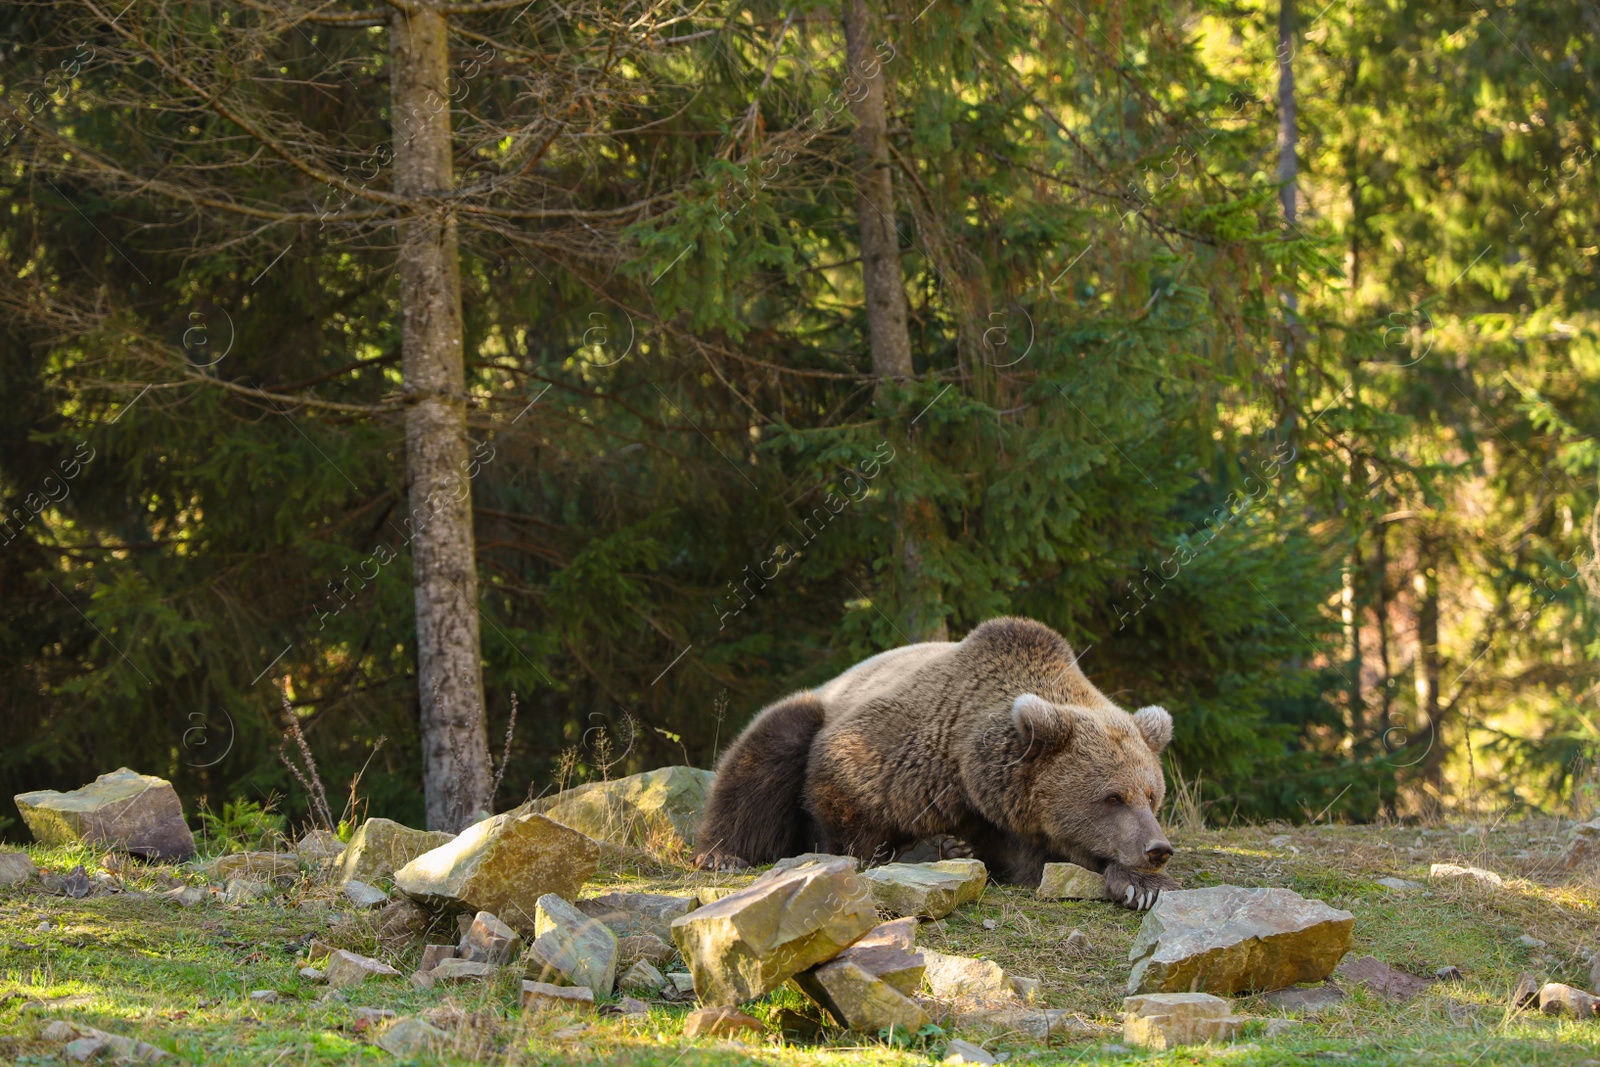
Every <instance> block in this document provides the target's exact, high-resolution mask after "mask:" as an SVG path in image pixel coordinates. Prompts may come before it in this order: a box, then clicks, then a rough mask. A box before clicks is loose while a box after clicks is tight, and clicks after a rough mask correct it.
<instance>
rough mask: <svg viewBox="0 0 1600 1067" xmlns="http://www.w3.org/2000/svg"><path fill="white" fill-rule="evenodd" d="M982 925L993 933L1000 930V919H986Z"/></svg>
mask: <svg viewBox="0 0 1600 1067" xmlns="http://www.w3.org/2000/svg"><path fill="white" fill-rule="evenodd" d="M982 925H983V928H984V929H985V930H991V931H992V930H998V929H1000V921H999V920H998V919H985V920H983V923H982Z"/></svg>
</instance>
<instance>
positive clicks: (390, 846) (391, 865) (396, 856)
mask: <svg viewBox="0 0 1600 1067" xmlns="http://www.w3.org/2000/svg"><path fill="white" fill-rule="evenodd" d="M454 839H455V835H454V834H447V833H445V832H443V831H442V830H413V829H412V828H411V827H409V826H403V825H401V824H400V823H397V822H395V821H394V820H393V819H368V820H367V821H366V822H364V823H362V824H361V826H360V828H359V829H357V830H356V832H355V834H354V835H352V836H351V838H350V843H349V844H348V845H346V846H345V849H344V856H343V857H342V858H341V859H340V860H339V866H338V869H337V871H336V872H335V874H334V880H335V881H339V882H349V881H357V882H367V883H369V884H370V883H373V882H376V881H378V880H379V879H380V878H393V877H394V872H395V871H398V870H399V869H400V868H401V867H404V866H405V865H406V864H408V863H410V862H411V861H412V860H414V859H416V858H417V857H418V856H420V855H422V854H423V853H424V852H432V851H433V850H434V849H436V848H438V847H440V846H441V845H447V844H449V843H450V842H451V841H452V840H454Z"/></svg>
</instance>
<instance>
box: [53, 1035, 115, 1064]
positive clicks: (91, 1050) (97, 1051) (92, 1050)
mask: <svg viewBox="0 0 1600 1067" xmlns="http://www.w3.org/2000/svg"><path fill="white" fill-rule="evenodd" d="M61 1051H62V1054H63V1055H65V1056H66V1057H67V1059H69V1060H72V1061H73V1062H74V1063H87V1062H88V1061H89V1060H97V1059H99V1058H100V1057H102V1056H104V1055H105V1054H106V1053H107V1052H110V1051H111V1046H110V1045H108V1044H106V1043H105V1042H104V1041H102V1040H100V1039H99V1038H98V1037H80V1038H77V1039H76V1040H73V1041H68V1042H67V1046H66V1048H64V1049H62V1050H61Z"/></svg>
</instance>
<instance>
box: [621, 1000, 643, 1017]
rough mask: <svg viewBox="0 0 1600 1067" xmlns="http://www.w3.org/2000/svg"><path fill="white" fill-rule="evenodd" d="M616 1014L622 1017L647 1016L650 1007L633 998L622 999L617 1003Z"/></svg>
mask: <svg viewBox="0 0 1600 1067" xmlns="http://www.w3.org/2000/svg"><path fill="white" fill-rule="evenodd" d="M617 1009H618V1012H619V1013H620V1014H622V1015H649V1014H650V1005H648V1004H646V1003H645V1002H644V1001H642V1000H635V999H634V998H633V997H623V998H622V999H621V1000H619V1001H617Z"/></svg>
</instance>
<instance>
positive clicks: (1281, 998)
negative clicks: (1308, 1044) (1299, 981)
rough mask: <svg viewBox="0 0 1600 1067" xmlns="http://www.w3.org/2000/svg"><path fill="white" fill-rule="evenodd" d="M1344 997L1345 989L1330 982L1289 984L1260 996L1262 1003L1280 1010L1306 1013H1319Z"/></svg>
mask: <svg viewBox="0 0 1600 1067" xmlns="http://www.w3.org/2000/svg"><path fill="white" fill-rule="evenodd" d="M1345 998H1346V994H1345V991H1344V990H1343V989H1340V988H1339V987H1338V986H1337V985H1335V984H1334V983H1332V982H1324V983H1323V984H1322V985H1315V986H1309V987H1308V986H1291V987H1290V988H1288V989H1275V990H1273V991H1272V992H1270V993H1266V994H1263V995H1262V997H1261V999H1262V1001H1263V1002H1264V1003H1266V1004H1268V1005H1270V1006H1271V1007H1274V1008H1277V1009H1278V1010H1280V1011H1295V1012H1303V1013H1304V1014H1306V1015H1320V1014H1321V1013H1322V1012H1325V1011H1328V1010H1329V1009H1331V1008H1336V1007H1338V1006H1339V1005H1340V1004H1342V1003H1343V1002H1344V1000H1345Z"/></svg>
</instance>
